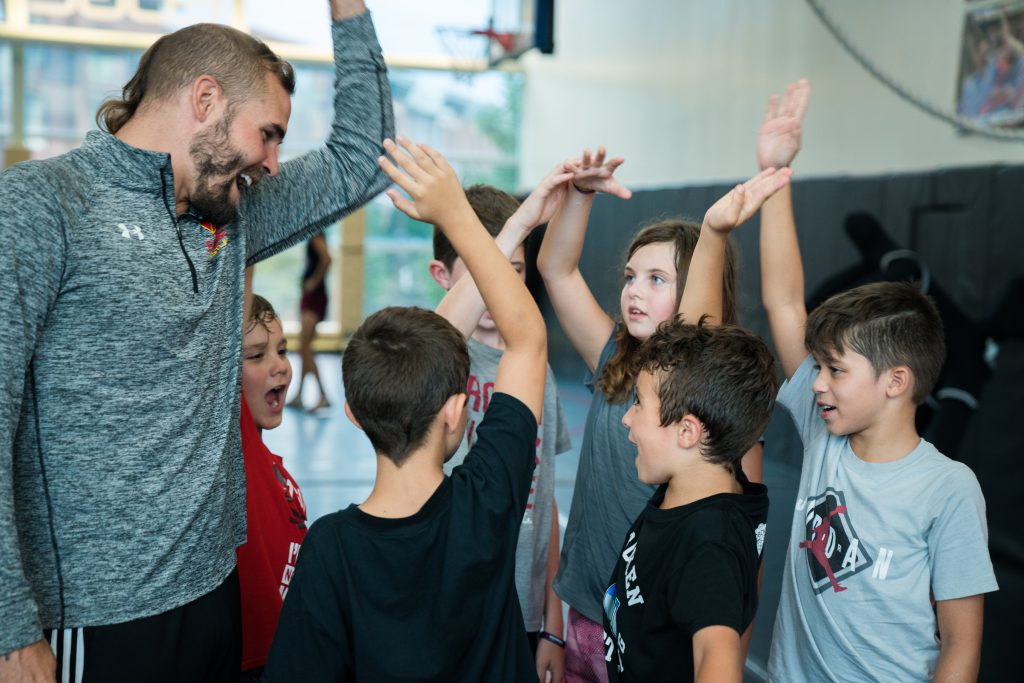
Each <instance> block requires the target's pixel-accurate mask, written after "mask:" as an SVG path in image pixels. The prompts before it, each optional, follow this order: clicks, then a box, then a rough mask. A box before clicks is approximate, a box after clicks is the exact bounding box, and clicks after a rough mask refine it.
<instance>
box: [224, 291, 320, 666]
mask: <svg viewBox="0 0 1024 683" xmlns="http://www.w3.org/2000/svg"><path fill="white" fill-rule="evenodd" d="M248 309H249V314H248V315H247V316H246V321H245V326H244V334H245V336H244V339H243V341H242V417H241V422H242V455H243V457H244V458H245V481H246V502H245V507H246V519H247V520H248V523H249V531H248V537H247V541H246V544H245V545H243V546H240V547H239V548H238V579H239V583H240V585H241V595H242V677H241V680H242V681H250V680H251V681H258V680H259V677H260V674H261V673H262V671H263V665H264V664H265V663H266V661H267V653H268V652H269V651H270V642H271V640H273V637H274V629H275V628H276V627H277V619H278V616H279V615H280V614H281V603H282V601H283V600H284V596H285V594H287V592H288V586H289V584H290V583H291V578H292V572H294V571H295V562H296V561H297V560H298V558H299V546H301V545H302V539H303V538H305V536H306V503H305V501H304V500H303V498H302V492H301V491H300V490H299V485H298V484H297V483H295V480H294V479H292V477H291V475H290V474H288V471H287V470H286V469H285V468H284V463H283V462H282V461H281V457H280V456H278V455H274V454H273V453H271V452H270V450H269V449H268V448H267V447H266V445H264V443H263V438H262V432H263V430H264V429H274V428H275V427H277V426H278V425H280V424H281V417H282V412H283V410H284V397H285V394H286V393H287V392H288V384H289V383H290V382H291V380H292V366H291V363H289V362H288V343H287V341H286V340H285V338H284V332H283V331H282V329H281V320H280V319H279V318H278V317H277V314H276V313H275V312H274V308H273V306H271V305H270V303H269V302H268V301H267V300H266V299H264V298H263V297H261V296H258V295H253V297H252V303H251V305H250V306H248Z"/></svg>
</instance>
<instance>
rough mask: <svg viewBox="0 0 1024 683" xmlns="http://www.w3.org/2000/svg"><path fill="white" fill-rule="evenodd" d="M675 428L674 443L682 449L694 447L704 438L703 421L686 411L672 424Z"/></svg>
mask: <svg viewBox="0 0 1024 683" xmlns="http://www.w3.org/2000/svg"><path fill="white" fill-rule="evenodd" d="M674 427H675V429H676V430H677V436H676V444H677V445H678V446H679V447H680V448H683V449H686V450H689V449H691V448H696V447H697V446H699V445H700V442H701V441H703V440H704V423H703V422H701V421H700V420H698V419H697V418H696V417H695V416H693V415H691V414H690V413H687V414H686V415H683V418H682V419H681V420H679V422H676V423H675V425H674Z"/></svg>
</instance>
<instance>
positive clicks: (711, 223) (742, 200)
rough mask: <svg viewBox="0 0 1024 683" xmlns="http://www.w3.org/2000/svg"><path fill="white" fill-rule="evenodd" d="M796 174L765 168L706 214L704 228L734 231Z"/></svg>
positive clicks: (738, 186) (730, 192) (784, 169)
mask: <svg viewBox="0 0 1024 683" xmlns="http://www.w3.org/2000/svg"><path fill="white" fill-rule="evenodd" d="M792 175H793V171H792V170H790V169H788V168H780V169H775V168H766V169H765V170H763V171H761V172H760V173H758V174H757V175H756V176H754V177H753V178H751V179H750V180H748V181H747V182H745V183H742V184H741V185H737V186H736V187H734V188H733V189H731V190H730V191H729V192H728V194H726V195H725V196H724V197H722V198H721V199H719V200H718V201H717V202H715V203H714V204H713V205H712V206H711V208H710V209H708V212H707V213H706V214H704V225H706V226H707V227H709V228H711V229H712V230H716V231H720V232H727V233H728V232H731V231H732V230H735V229H736V228H738V227H739V226H740V225H742V224H743V222H744V221H746V220H747V219H748V218H750V217H751V216H753V215H754V214H755V213H756V212H757V210H758V209H760V208H761V205H762V204H764V201H765V200H766V199H768V197H771V196H772V195H773V194H775V193H776V192H778V191H779V190H780V189H782V188H783V187H784V186H785V185H787V184H788V183H789V179H790V178H791V177H792Z"/></svg>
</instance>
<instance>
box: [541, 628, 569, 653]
mask: <svg viewBox="0 0 1024 683" xmlns="http://www.w3.org/2000/svg"><path fill="white" fill-rule="evenodd" d="M537 637H538V638H543V639H544V640H547V641H550V642H552V643H554V644H555V645H557V646H558V647H560V648H563V649H564V648H565V641H564V640H562V639H561V638H559V637H558V636H556V635H555V634H554V633H548V632H547V631H541V632H540V633H538V634H537Z"/></svg>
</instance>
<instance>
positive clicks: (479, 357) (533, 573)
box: [444, 339, 572, 632]
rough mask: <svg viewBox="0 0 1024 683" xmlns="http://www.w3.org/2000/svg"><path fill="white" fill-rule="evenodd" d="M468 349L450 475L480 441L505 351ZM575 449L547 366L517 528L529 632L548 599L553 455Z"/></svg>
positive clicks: (471, 343)
mask: <svg viewBox="0 0 1024 683" xmlns="http://www.w3.org/2000/svg"><path fill="white" fill-rule="evenodd" d="M466 344H467V346H468V347H469V386H468V395H469V401H468V409H469V420H468V422H467V425H466V438H465V439H463V440H462V443H461V444H460V445H459V450H457V451H456V452H455V455H454V456H452V459H451V460H449V461H448V462H447V463H445V466H444V471H445V473H446V474H451V473H452V469H453V468H454V467H455V466H456V465H461V464H462V461H463V460H465V459H466V455H467V454H468V453H469V449H470V447H471V446H472V445H473V444H474V443H476V427H477V425H479V424H480V422H481V421H482V420H483V417H484V413H485V412H486V410H487V406H488V404H490V401H491V394H492V393H494V379H495V377H497V375H498V363H499V362H501V356H502V353H503V352H502V351H501V350H500V349H495V348H493V347H490V346H487V345H486V344H481V343H480V342H478V341H476V340H475V339H470V340H468V341H467V342H466ZM571 447H572V441H571V440H570V438H569V429H568V427H567V426H566V422H565V415H564V414H563V413H562V401H561V400H560V399H559V398H558V387H557V386H556V385H555V375H554V373H553V372H552V371H551V368H550V367H548V369H547V374H546V375H545V377H544V407H543V410H542V412H541V423H540V425H538V427H537V467H536V468H535V469H534V470H533V481H532V483H531V485H530V495H529V497H528V498H527V499H526V511H525V512H524V513H523V521H522V524H521V525H520V526H519V541H518V543H517V545H516V592H517V593H518V594H519V606H520V607H521V608H522V611H523V623H524V624H525V626H526V630H527V631H531V632H532V631H539V630H540V627H541V623H542V621H543V620H544V601H545V599H546V598H547V571H548V547H549V544H550V542H551V517H552V515H553V514H554V507H555V506H554V503H555V456H556V455H557V454H559V453H564V452H565V451H567V450H569V449H570V448H571Z"/></svg>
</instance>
